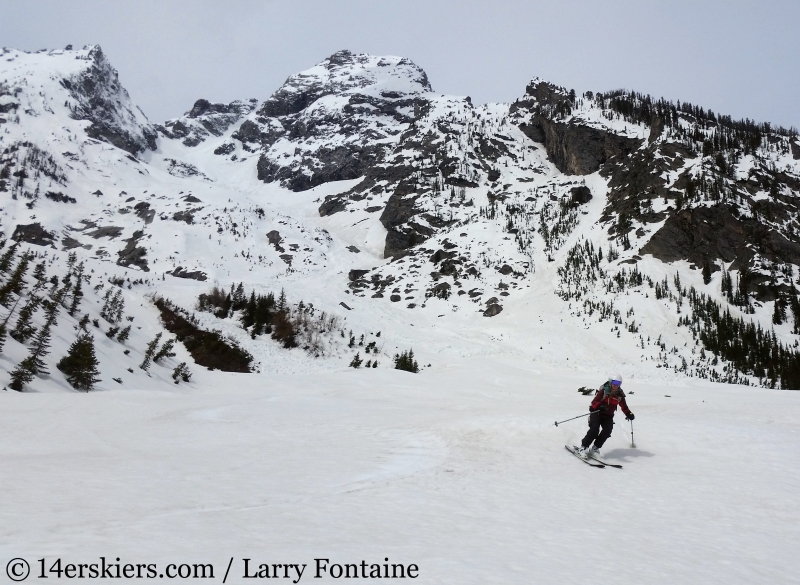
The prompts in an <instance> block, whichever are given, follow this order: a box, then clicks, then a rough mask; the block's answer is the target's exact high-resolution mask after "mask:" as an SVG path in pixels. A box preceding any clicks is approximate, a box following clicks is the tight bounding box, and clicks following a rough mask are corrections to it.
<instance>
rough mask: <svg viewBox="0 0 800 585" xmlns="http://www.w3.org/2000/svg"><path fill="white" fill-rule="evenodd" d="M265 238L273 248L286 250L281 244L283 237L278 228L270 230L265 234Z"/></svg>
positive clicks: (278, 250) (280, 250)
mask: <svg viewBox="0 0 800 585" xmlns="http://www.w3.org/2000/svg"><path fill="white" fill-rule="evenodd" d="M267 240H268V241H269V243H270V244H272V246H273V247H274V248H275V250H276V251H277V252H285V251H286V250H285V249H284V248H283V247H282V246H281V242H282V241H283V238H282V237H281V234H280V233H279V232H278V230H272V231H271V232H269V233H268V234H267Z"/></svg>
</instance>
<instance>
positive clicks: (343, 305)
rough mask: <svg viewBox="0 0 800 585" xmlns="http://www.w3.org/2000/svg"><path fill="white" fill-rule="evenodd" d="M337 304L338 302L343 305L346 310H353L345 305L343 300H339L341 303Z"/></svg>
mask: <svg viewBox="0 0 800 585" xmlns="http://www.w3.org/2000/svg"><path fill="white" fill-rule="evenodd" d="M339 304H340V305H341V306H342V307H344V308H345V309H347V310H348V311H352V310H353V309H351V308H350V307H348V306H347V303H345V302H344V301H342V302H341V303H339Z"/></svg>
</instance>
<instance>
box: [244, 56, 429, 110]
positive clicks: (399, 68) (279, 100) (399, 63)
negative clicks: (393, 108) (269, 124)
mask: <svg viewBox="0 0 800 585" xmlns="http://www.w3.org/2000/svg"><path fill="white" fill-rule="evenodd" d="M430 91H432V88H431V84H430V82H429V81H428V76H427V75H426V73H425V71H423V70H422V68H421V67H419V66H418V65H416V64H415V63H414V62H412V61H411V60H410V59H407V58H404V57H396V56H375V55H368V54H365V53H353V52H351V51H348V50H346V49H345V50H341V51H337V52H336V53H334V54H333V55H331V56H330V57H328V58H327V59H324V60H323V61H320V62H319V63H317V64H316V65H315V66H314V67H311V68H310V69H306V70H305V71H301V72H300V73H297V74H295V75H292V76H290V77H289V78H288V79H287V80H286V82H285V83H284V84H283V85H282V86H281V87H280V88H279V89H278V91H276V92H275V93H274V94H272V96H271V97H270V98H269V99H268V100H266V101H265V102H264V104H263V105H262V107H261V111H260V112H259V113H260V114H261V115H265V116H285V115H290V114H296V113H298V112H300V111H302V110H304V109H305V108H307V107H308V106H309V105H311V104H312V103H314V102H315V101H316V100H318V99H319V98H321V97H323V96H326V95H331V94H338V95H346V94H351V95H352V94H362V95H368V96H374V97H384V98H385V97H389V98H393V97H400V96H405V95H414V94H420V93H425V92H430Z"/></svg>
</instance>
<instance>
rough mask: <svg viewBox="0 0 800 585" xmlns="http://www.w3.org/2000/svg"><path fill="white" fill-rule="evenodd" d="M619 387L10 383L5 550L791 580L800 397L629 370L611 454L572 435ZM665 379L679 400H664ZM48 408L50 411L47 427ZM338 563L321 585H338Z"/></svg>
mask: <svg viewBox="0 0 800 585" xmlns="http://www.w3.org/2000/svg"><path fill="white" fill-rule="evenodd" d="M600 381H602V375H601V374H600V373H592V374H587V375H577V374H575V373H572V372H569V371H567V370H564V369H558V368H549V367H539V366H532V365H531V364H530V363H528V362H527V361H525V360H523V359H520V358H516V359H515V358H509V357H506V358H500V357H484V358H474V357H473V358H468V359H464V358H462V359H452V360H448V363H447V364H446V365H442V366H438V367H434V368H432V369H431V370H430V371H426V372H425V374H424V375H417V376H414V375H412V374H408V373H404V372H397V371H393V370H383V369H379V370H375V371H353V370H350V371H349V372H340V373H336V374H332V375H331V374H328V375H302V376H297V375H293V376H269V377H262V376H258V377H255V376H251V375H239V374H234V375H231V374H228V375H223V374H220V373H205V372H198V374H197V380H196V384H197V385H196V386H195V387H192V388H190V389H184V390H175V391H172V392H163V391H158V392H153V391H144V390H121V391H117V392H108V393H104V392H99V393H90V394H89V395H81V396H78V395H74V394H60V395H20V394H17V393H3V394H2V395H0V400H2V401H3V408H2V409H0V429H2V430H0V461H1V462H2V467H3V469H4V470H5V471H4V473H3V475H2V477H3V481H2V490H3V494H4V497H3V502H4V504H3V506H2V509H1V515H2V522H1V523H0V526H2V528H0V534H2V537H0V543H2V544H0V556H2V558H4V559H7V558H12V557H16V556H22V557H25V558H28V559H30V560H31V561H32V560H33V559H38V558H42V557H44V558H46V559H47V560H48V564H49V563H50V562H51V561H54V560H55V558H56V557H60V558H62V559H64V562H68V561H69V562H76V563H77V562H97V559H98V557H99V556H101V555H105V556H108V557H116V556H119V557H120V558H121V559H122V560H123V562H148V563H150V562H153V563H159V565H160V566H161V567H163V566H165V565H166V564H167V563H170V562H187V563H199V562H202V563H213V564H214V569H215V578H216V580H217V581H220V580H221V577H222V574H223V573H224V571H225V567H226V566H227V563H228V560H229V558H230V557H231V556H233V557H234V558H235V561H234V565H233V568H232V572H231V576H230V577H229V579H228V582H229V583H245V582H248V581H249V580H247V579H243V578H242V576H243V574H244V573H243V561H242V559H243V558H250V559H253V560H254V561H257V562H259V563H307V564H309V568H308V569H307V572H306V574H305V575H304V577H303V578H302V580H301V582H308V581H309V580H311V571H313V563H314V559H315V558H329V559H331V562H339V563H345V562H351V563H360V561H361V560H362V559H364V560H366V561H367V562H368V563H370V562H381V561H382V560H383V559H384V558H385V557H388V558H389V559H390V560H391V561H392V562H402V563H405V564H409V563H415V564H417V565H418V566H419V569H420V572H419V575H420V576H419V579H418V581H419V582H421V583H437V584H439V583H454V584H455V583H459V584H464V583H476V584H477V583H529V582H537V583H576V584H577V583H587V582H600V581H603V582H614V583H648V584H657V583H731V584H736V583H754V582H762V583H763V582H767V583H792V582H795V574H794V565H795V563H794V554H795V552H794V549H795V543H796V542H797V541H798V537H800V534H798V526H800V517H798V513H797V510H796V508H795V507H793V506H792V505H791V504H790V503H791V502H792V501H793V499H794V498H795V495H796V494H797V493H798V489H800V473H798V470H797V466H796V465H794V460H793V457H792V454H793V449H794V445H796V444H797V434H798V426H797V416H798V412H799V411H800V396H798V395H797V393H781V392H775V391H769V390H758V389H752V388H743V387H731V386H727V385H712V384H710V383H702V382H699V381H696V382H695V383H694V384H693V385H692V386H690V387H683V388H678V387H673V386H668V385H657V384H655V385H654V384H645V383H639V382H636V381H632V382H630V383H629V382H625V384H624V386H625V388H626V389H627V391H628V393H629V403H630V406H631V408H632V410H633V411H634V412H635V413H636V414H637V418H636V421H635V427H634V428H635V438H636V443H637V446H638V448H637V449H630V448H629V439H630V437H629V434H628V431H629V427H628V425H627V423H624V421H617V422H618V424H617V428H616V430H615V432H614V434H613V435H612V437H611V439H610V440H609V441H608V443H607V445H606V447H605V449H604V452H605V456H606V457H607V459H608V460H609V461H613V462H616V463H621V464H622V465H623V466H624V468H623V469H622V470H618V469H613V468H606V469H591V468H589V467H587V466H585V465H583V464H582V463H580V462H579V461H577V460H576V459H574V458H573V457H572V456H570V455H569V454H568V453H566V451H565V450H564V449H563V446H562V445H563V444H564V443H569V444H571V443H574V442H576V441H578V440H579V438H580V437H581V435H582V433H583V432H584V425H585V423H584V420H579V421H575V422H572V423H566V424H564V425H562V426H560V427H558V428H556V427H555V426H553V421H554V420H555V419H560V418H566V417H569V416H574V415H575V414H576V413H580V412H582V411H585V409H586V407H587V403H588V397H584V396H582V395H580V394H578V393H577V392H575V388H576V387H577V386H578V385H583V384H588V385H592V384H593V383H597V382H600ZM666 395H669V397H667V396H666ZM33 421H35V423H34V422H33ZM332 581H334V580H333V579H330V578H328V579H323V580H322V581H321V582H332Z"/></svg>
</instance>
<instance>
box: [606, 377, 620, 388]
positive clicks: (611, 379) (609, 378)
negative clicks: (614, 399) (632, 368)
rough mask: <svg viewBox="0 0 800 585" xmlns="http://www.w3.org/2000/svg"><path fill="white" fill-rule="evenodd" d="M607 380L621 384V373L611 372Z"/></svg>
mask: <svg viewBox="0 0 800 585" xmlns="http://www.w3.org/2000/svg"><path fill="white" fill-rule="evenodd" d="M608 382H609V383H610V384H614V383H616V384H617V385H618V386H621V385H622V374H612V375H611V376H609V377H608Z"/></svg>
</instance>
